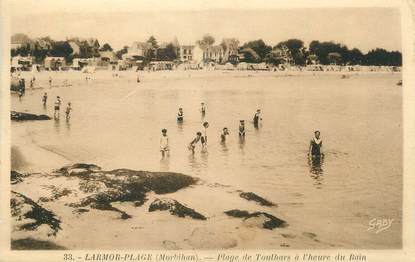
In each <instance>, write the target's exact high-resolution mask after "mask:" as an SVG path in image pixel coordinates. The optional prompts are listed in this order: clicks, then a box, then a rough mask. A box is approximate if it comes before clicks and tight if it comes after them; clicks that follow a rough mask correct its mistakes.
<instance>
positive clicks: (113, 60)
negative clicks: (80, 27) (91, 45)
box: [99, 51, 118, 66]
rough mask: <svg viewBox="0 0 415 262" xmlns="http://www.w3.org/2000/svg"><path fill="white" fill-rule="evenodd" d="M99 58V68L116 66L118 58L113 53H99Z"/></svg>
mask: <svg viewBox="0 0 415 262" xmlns="http://www.w3.org/2000/svg"><path fill="white" fill-rule="evenodd" d="M99 55H100V57H101V66H109V65H116V64H117V63H118V57H117V55H116V54H115V53H114V51H99Z"/></svg>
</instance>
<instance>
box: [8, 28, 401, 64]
mask: <svg viewBox="0 0 415 262" xmlns="http://www.w3.org/2000/svg"><path fill="white" fill-rule="evenodd" d="M14 37H16V38H19V39H20V40H21V41H23V42H25V44H23V45H20V46H19V47H17V48H14V49H12V50H11V56H12V57H13V56H17V55H21V56H28V55H31V56H33V57H34V58H35V60H36V62H37V63H41V62H42V61H43V60H44V58H45V57H46V56H59V57H65V59H66V60H67V61H71V60H72V59H73V58H90V57H98V56H99V55H100V54H99V52H98V51H113V48H112V47H111V46H110V45H109V44H108V43H105V44H104V45H102V46H100V45H99V43H98V41H96V42H95V43H94V44H93V45H92V46H91V43H89V42H88V41H86V40H85V41H80V40H78V41H77V44H78V46H79V52H77V53H74V50H73V49H72V47H71V45H70V44H69V41H70V40H67V41H54V40H52V39H51V38H50V37H43V38H39V39H37V40H36V41H34V40H31V39H29V38H28V37H27V36H26V35H23V34H18V35H15V36H14ZM214 43H215V39H214V38H213V37H212V36H211V35H209V34H207V35H205V36H204V37H203V38H202V39H201V40H198V41H197V44H199V45H200V46H201V47H202V48H204V47H208V46H213V45H214ZM146 45H147V48H146V49H147V50H146V52H145V57H144V62H145V63H148V62H150V61H153V60H163V61H165V60H168V61H174V60H176V59H178V57H179V54H180V47H179V45H178V43H174V42H171V43H168V44H163V45H162V47H160V46H159V44H158V42H157V40H156V38H155V37H154V36H151V37H150V38H149V39H148V40H147V41H146ZM219 45H220V46H221V47H222V49H223V50H225V51H226V50H237V53H238V54H239V56H238V59H234V60H233V61H237V60H239V61H240V62H250V63H261V62H265V63H270V64H274V65H278V64H285V63H290V64H295V65H306V64H313V63H316V64H323V65H328V64H337V65H376V66H380V65H386V66H401V65H402V54H401V53H400V52H399V51H387V50H385V49H382V48H376V49H373V50H370V51H369V52H367V53H366V54H364V53H362V52H361V51H360V50H359V49H357V48H353V49H349V48H348V47H347V46H346V45H343V44H341V43H335V42H332V41H330V42H320V41H317V40H315V41H311V42H310V44H309V45H308V47H306V46H305V45H304V42H303V41H302V40H299V39H289V40H286V41H282V42H280V43H278V44H277V45H275V46H270V45H267V44H266V43H265V42H264V41H263V40H262V39H258V40H254V41H249V42H246V43H244V44H243V45H242V46H239V40H238V39H236V38H227V39H223V40H222V42H221V43H220V44H219ZM127 52H128V47H127V46H124V47H123V48H122V49H120V50H118V51H116V55H117V57H118V58H119V59H121V58H122V55H123V54H125V53H127Z"/></svg>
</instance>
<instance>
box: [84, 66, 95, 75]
mask: <svg viewBox="0 0 415 262" xmlns="http://www.w3.org/2000/svg"><path fill="white" fill-rule="evenodd" d="M81 72H82V73H84V74H93V73H95V66H85V67H83V68H82V70H81Z"/></svg>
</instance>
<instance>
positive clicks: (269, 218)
mask: <svg viewBox="0 0 415 262" xmlns="http://www.w3.org/2000/svg"><path fill="white" fill-rule="evenodd" d="M225 214H226V215H228V216H231V217H237V218H244V219H243V220H244V221H246V220H248V219H251V218H255V217H264V218H265V219H264V222H263V224H262V227H263V228H265V229H270V230H272V229H274V228H277V227H285V226H286V225H287V224H286V222H285V221H284V220H281V219H279V218H277V217H275V216H273V215H270V214H268V213H265V212H254V213H249V212H248V211H245V210H238V209H233V210H229V211H225Z"/></svg>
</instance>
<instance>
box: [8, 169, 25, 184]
mask: <svg viewBox="0 0 415 262" xmlns="http://www.w3.org/2000/svg"><path fill="white" fill-rule="evenodd" d="M26 176H28V175H26V174H22V173H19V172H17V171H14V170H12V171H10V183H11V184H12V185H15V184H18V183H20V182H22V181H23V178H24V177H26Z"/></svg>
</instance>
